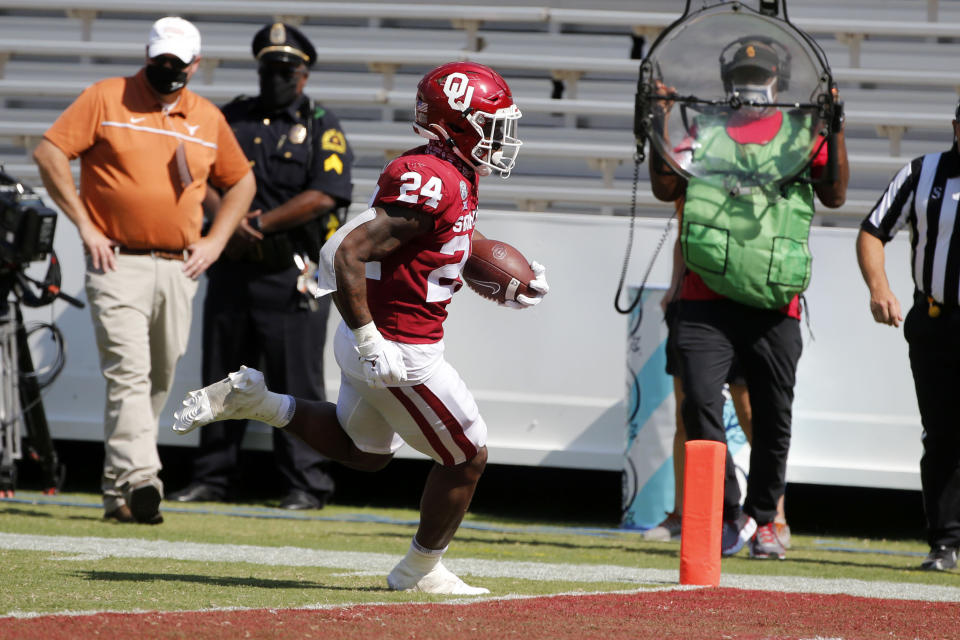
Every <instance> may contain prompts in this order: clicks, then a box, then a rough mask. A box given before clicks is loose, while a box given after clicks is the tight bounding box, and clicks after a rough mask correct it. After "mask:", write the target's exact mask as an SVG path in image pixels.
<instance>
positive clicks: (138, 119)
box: [130, 116, 147, 124]
mask: <svg viewBox="0 0 960 640" xmlns="http://www.w3.org/2000/svg"><path fill="white" fill-rule="evenodd" d="M146 119H147V117H146V116H142V117H140V118H134V117H133V116H130V122H132V123H133V124H137V123H138V122H143V121H144V120H146Z"/></svg>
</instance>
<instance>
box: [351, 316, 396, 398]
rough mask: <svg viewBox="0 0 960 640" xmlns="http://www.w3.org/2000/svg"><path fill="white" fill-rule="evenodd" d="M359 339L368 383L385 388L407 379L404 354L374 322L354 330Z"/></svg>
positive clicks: (358, 348) (358, 343)
mask: <svg viewBox="0 0 960 640" xmlns="http://www.w3.org/2000/svg"><path fill="white" fill-rule="evenodd" d="M353 335H354V337H355V338H356V339H357V352H358V353H359V354H360V361H361V363H362V365H363V373H364V375H365V376H366V379H367V384H368V385H370V386H371V387H376V388H379V389H384V388H386V387H389V386H396V385H398V384H400V383H402V382H404V381H406V379H407V367H406V365H404V364H403V354H402V353H400V349H399V348H398V347H397V345H395V344H393V343H392V342H388V341H386V340H384V338H383V336H382V335H380V332H379V331H377V327H376V325H374V324H373V323H372V322H371V323H369V324H365V325H363V326H362V327H359V328H357V329H354V330H353Z"/></svg>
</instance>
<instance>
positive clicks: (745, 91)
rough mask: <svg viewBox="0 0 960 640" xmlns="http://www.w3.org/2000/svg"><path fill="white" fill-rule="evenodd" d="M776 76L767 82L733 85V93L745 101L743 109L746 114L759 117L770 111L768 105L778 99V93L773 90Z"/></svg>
mask: <svg viewBox="0 0 960 640" xmlns="http://www.w3.org/2000/svg"><path fill="white" fill-rule="evenodd" d="M776 81H777V80H776V78H771V79H770V82H768V83H766V84H746V83H745V84H742V85H734V86H733V95H735V96H737V97H738V98H740V101H741V102H742V103H743V106H742V107H741V111H743V113H744V114H746V115H750V116H754V117H759V116H763V115H766V114H768V113H769V112H770V107H768V106H767V105H769V104H772V103H773V102H774V100H776V94H775V92H774V90H773V87H774V85H775V83H776Z"/></svg>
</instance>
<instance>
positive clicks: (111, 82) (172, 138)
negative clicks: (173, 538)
mask: <svg viewBox="0 0 960 640" xmlns="http://www.w3.org/2000/svg"><path fill="white" fill-rule="evenodd" d="M199 60H200V34H199V32H198V31H197V29H196V27H194V26H193V25H192V24H191V23H189V22H187V21H186V20H183V19H181V18H173V17H169V18H162V19H160V20H158V21H157V22H155V23H154V24H153V27H152V28H151V30H150V37H149V40H148V42H147V46H146V64H145V66H144V67H143V68H142V69H141V70H140V71H139V72H138V73H137V74H136V75H134V76H131V77H128V78H110V79H107V80H103V81H101V82H98V83H96V84H94V85H92V86H91V87H88V88H87V89H86V90H85V91H84V92H83V93H82V94H81V95H80V97H78V98H77V99H76V100H75V101H74V103H73V104H72V105H70V107H68V108H67V110H66V111H64V112H63V113H62V114H61V115H60V117H59V118H58V119H57V121H56V122H54V123H53V126H51V127H50V129H48V130H47V132H46V134H45V135H44V139H43V141H41V143H40V144H39V145H38V146H37V149H36V151H35V152H34V154H33V157H34V160H35V161H36V162H37V165H38V166H39V168H40V175H41V177H42V179H43V183H44V185H45V186H46V187H47V191H48V193H49V194H50V197H51V198H53V200H54V202H56V204H57V206H59V207H60V209H61V210H62V211H63V212H64V213H65V214H66V215H67V217H69V218H70V220H71V221H73V223H74V224H75V225H76V226H77V230H78V231H79V232H80V237H81V239H82V240H83V245H84V250H85V252H86V254H87V272H86V293H87V299H88V300H89V302H90V310H91V315H92V316H93V325H94V330H95V332H96V339H97V346H98V348H99V352H100V365H101V369H102V373H103V376H104V378H105V379H106V383H107V401H106V410H105V412H104V431H105V438H106V442H105V456H104V467H103V477H102V481H101V488H102V490H103V506H104V512H105V513H104V517H105V518H106V519H108V520H114V521H118V522H141V523H148V524H159V523H160V522H162V521H163V517H162V516H161V515H160V501H161V500H162V497H163V484H162V483H161V481H160V479H159V478H158V477H157V474H158V472H159V471H160V456H159V454H158V452H157V420H158V416H159V414H160V411H161V410H162V409H163V405H164V403H165V402H166V399H167V393H168V392H169V390H170V387H171V385H172V384H173V374H174V370H175V369H176V365H177V360H179V358H180V356H181V355H183V353H184V351H185V350H186V347H187V338H188V337H189V335H190V319H191V304H192V301H193V296H194V294H195V293H196V290H197V278H198V277H199V276H200V274H201V273H203V272H204V271H205V270H206V269H207V267H209V266H210V265H211V264H212V263H213V262H215V261H216V259H217V258H218V257H219V256H220V253H221V251H222V250H223V247H224V246H225V245H226V242H227V240H228V239H229V238H230V235H231V234H232V233H233V230H234V229H235V228H236V226H237V224H238V223H239V221H240V219H241V218H242V217H243V215H244V214H245V213H246V212H247V211H248V209H249V206H250V201H251V200H252V198H253V194H254V191H255V188H256V187H255V184H254V178H253V174H252V173H251V172H250V167H249V165H248V163H247V159H246V157H245V156H244V154H243V150H242V149H240V146H239V145H238V144H237V141H236V138H234V136H233V133H232V132H231V131H230V127H229V125H227V123H226V120H224V118H223V116H222V114H221V113H220V110H219V109H217V108H216V107H215V106H214V105H213V104H211V103H210V102H208V101H207V100H206V99H204V98H201V97H200V96H198V95H196V94H195V93H193V92H191V91H189V90H188V89H186V88H185V87H186V85H187V83H188V82H189V81H190V78H191V77H192V76H193V74H194V73H195V72H196V70H197V67H198V65H199ZM77 157H79V158H80V170H81V181H80V185H81V190H80V194H79V196H78V195H77V188H76V184H75V182H74V180H73V176H72V174H71V172H70V164H69V161H70V160H71V159H73V158H77ZM208 179H209V180H210V181H212V182H213V183H214V184H216V185H217V186H218V187H219V188H221V189H222V190H224V192H225V193H224V197H223V205H222V206H221V208H220V210H219V212H218V215H217V217H216V219H215V220H214V222H213V225H212V227H211V229H210V232H209V233H208V234H207V235H206V236H204V237H201V236H200V227H201V224H202V218H203V216H202V213H201V208H200V203H201V200H202V199H203V196H204V194H205V191H206V183H207V180H208Z"/></svg>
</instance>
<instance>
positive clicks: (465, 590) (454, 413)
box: [173, 62, 548, 595]
mask: <svg viewBox="0 0 960 640" xmlns="http://www.w3.org/2000/svg"><path fill="white" fill-rule="evenodd" d="M519 118H520V110H519V109H518V108H517V106H516V105H515V104H514V102H513V97H512V95H511V93H510V88H509V87H508V86H507V83H506V82H505V81H504V80H503V78H501V77H500V75H499V74H497V73H496V72H495V71H493V70H492V69H490V68H488V67H485V66H483V65H479V64H472V63H466V62H453V63H449V64H445V65H442V66H440V67H438V68H436V69H434V70H433V71H431V72H429V73H427V74H426V75H425V76H424V77H423V79H422V80H421V81H420V84H419V86H418V89H417V104H416V114H415V122H414V129H415V130H416V131H417V132H418V133H420V134H421V135H422V136H423V137H425V138H427V139H428V142H427V144H426V145H424V146H421V147H417V148H415V149H412V150H410V151H408V152H407V153H405V154H403V155H402V156H400V157H399V158H396V159H395V160H393V161H392V162H390V163H389V164H388V165H387V167H386V168H385V169H384V171H383V173H382V175H381V176H380V180H379V181H378V182H377V187H376V191H375V193H374V195H373V198H372V201H371V205H372V206H371V208H370V209H368V210H367V211H365V212H363V213H361V214H359V215H358V216H356V217H355V218H353V219H352V220H351V221H350V222H348V223H347V224H346V225H344V226H343V227H342V228H341V229H340V230H338V231H337V233H336V234H334V235H333V237H331V238H330V240H328V241H327V243H326V244H325V245H324V248H323V251H322V252H321V263H322V264H321V265H320V270H319V271H320V273H319V285H320V288H321V291H322V292H323V293H332V294H333V299H334V302H335V303H336V305H337V308H338V309H339V310H340V314H341V316H342V317H343V322H342V323H341V324H340V327H339V329H338V330H337V334H336V337H335V338H334V353H335V355H336V359H337V363H338V364H339V365H340V368H341V384H340V395H339V398H338V399H337V403H336V404H335V405H334V404H332V403H328V402H314V401H306V400H302V399H294V398H292V397H291V396H287V395H280V394H276V393H273V392H270V391H268V390H267V389H266V387H265V386H264V383H263V376H262V375H261V374H260V372H258V371H256V370H254V369H249V368H246V367H244V368H242V369H241V370H240V371H238V372H236V373H232V374H230V375H229V376H228V377H227V378H226V379H224V380H222V381H220V382H218V383H216V384H213V385H210V386H208V387H205V388H204V389H200V390H198V391H191V392H190V393H189V394H188V395H187V397H186V398H185V399H184V401H183V407H182V408H181V409H180V410H179V411H178V412H177V413H176V416H175V417H176V423H175V424H174V427H173V428H174V430H175V431H177V432H179V433H186V432H188V431H191V430H192V429H194V428H196V427H199V426H202V425H204V424H208V423H210V422H213V421H217V420H229V419H236V418H241V417H243V418H255V419H258V420H262V421H263V422H266V423H268V424H272V425H273V426H275V427H279V428H285V429H287V430H288V431H289V432H292V433H294V434H296V435H297V436H299V437H300V438H302V439H303V440H304V441H305V442H307V444H309V445H311V446H312V447H314V448H315V449H316V450H317V451H319V452H321V453H322V454H324V455H325V456H327V457H329V458H332V459H334V460H337V461H339V462H341V463H343V464H345V465H347V466H349V467H352V468H356V469H361V470H365V471H376V470H378V469H381V468H383V467H384V466H385V465H386V464H387V463H388V462H389V461H390V460H391V458H392V457H393V454H394V452H396V450H397V449H398V448H399V447H400V446H401V445H402V444H403V443H404V442H406V443H407V444H409V445H410V446H411V447H413V448H414V449H416V450H417V451H420V452H422V453H424V454H426V455H428V456H430V457H431V458H433V459H434V461H435V462H436V463H435V464H434V466H433V468H432V469H431V471H430V474H429V476H428V478H427V482H426V485H425V486H424V489H423V496H422V499H421V502H420V526H419V528H418V529H417V533H416V535H415V536H414V538H413V541H412V542H411V545H410V549H409V551H408V552H407V554H406V556H405V557H404V558H403V560H401V561H400V563H399V564H397V566H396V567H394V569H393V571H391V572H390V575H389V576H387V584H388V585H389V587H390V588H391V589H398V590H419V591H424V592H429V593H443V594H458V595H476V594H482V593H487V592H488V590H487V589H484V588H482V587H472V586H470V585H467V584H465V583H464V582H463V581H462V580H461V579H460V578H458V577H457V576H455V575H454V574H453V573H451V572H450V571H449V570H447V569H446V567H444V566H443V564H442V563H441V562H440V558H441V556H442V555H443V553H444V551H446V549H447V546H448V545H449V543H450V541H451V540H452V538H453V535H454V533H456V530H457V528H458V527H459V526H460V521H461V520H462V519H463V516H464V514H465V513H466V510H467V507H468V506H469V505H470V500H471V498H472V497H473V492H474V489H475V488H476V486H477V481H478V480H479V479H480V475H481V473H483V469H484V466H485V465H486V461H487V449H486V446H485V444H486V439H487V426H486V424H485V423H484V421H483V418H482V417H481V416H480V411H479V409H478V408H477V404H476V402H475V400H474V398H473V395H472V394H471V393H470V391H469V390H467V388H466V385H465V384H464V382H463V380H462V379H461V378H460V376H459V374H458V373H457V371H456V370H455V369H454V368H453V367H452V366H451V365H450V364H448V363H447V362H446V360H444V357H443V321H444V319H445V318H446V316H447V312H446V306H447V303H449V302H450V300H451V298H452V297H453V294H454V293H455V292H456V291H457V290H458V289H460V287H461V286H462V282H461V280H460V271H461V269H462V267H463V265H464V263H466V261H467V259H468V258H469V257H470V249H471V243H472V239H473V238H475V237H476V238H479V237H482V236H481V235H480V234H479V232H478V231H475V228H474V227H475V225H476V216H477V184H478V180H479V177H480V176H482V175H489V174H491V173H498V174H500V175H501V176H502V177H506V176H508V175H509V174H510V171H511V169H512V168H513V165H514V162H515V161H516V157H517V152H518V151H519V148H520V144H521V143H520V140H519V139H518V138H517V134H516V132H517V120H519ZM530 266H531V268H532V269H533V272H534V274H535V276H536V278H535V279H534V280H533V281H532V282H530V283H529V285H530V287H531V288H532V289H533V290H534V291H536V295H533V296H518V298H517V302H515V303H513V304H512V305H511V306H515V307H520V308H525V307H530V306H533V305H536V304H537V303H539V302H540V300H541V299H542V298H543V296H544V295H545V294H546V293H547V291H548V287H547V282H546V277H545V269H544V267H543V266H542V265H540V264H537V263H536V262H532V263H531V264H530Z"/></svg>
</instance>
